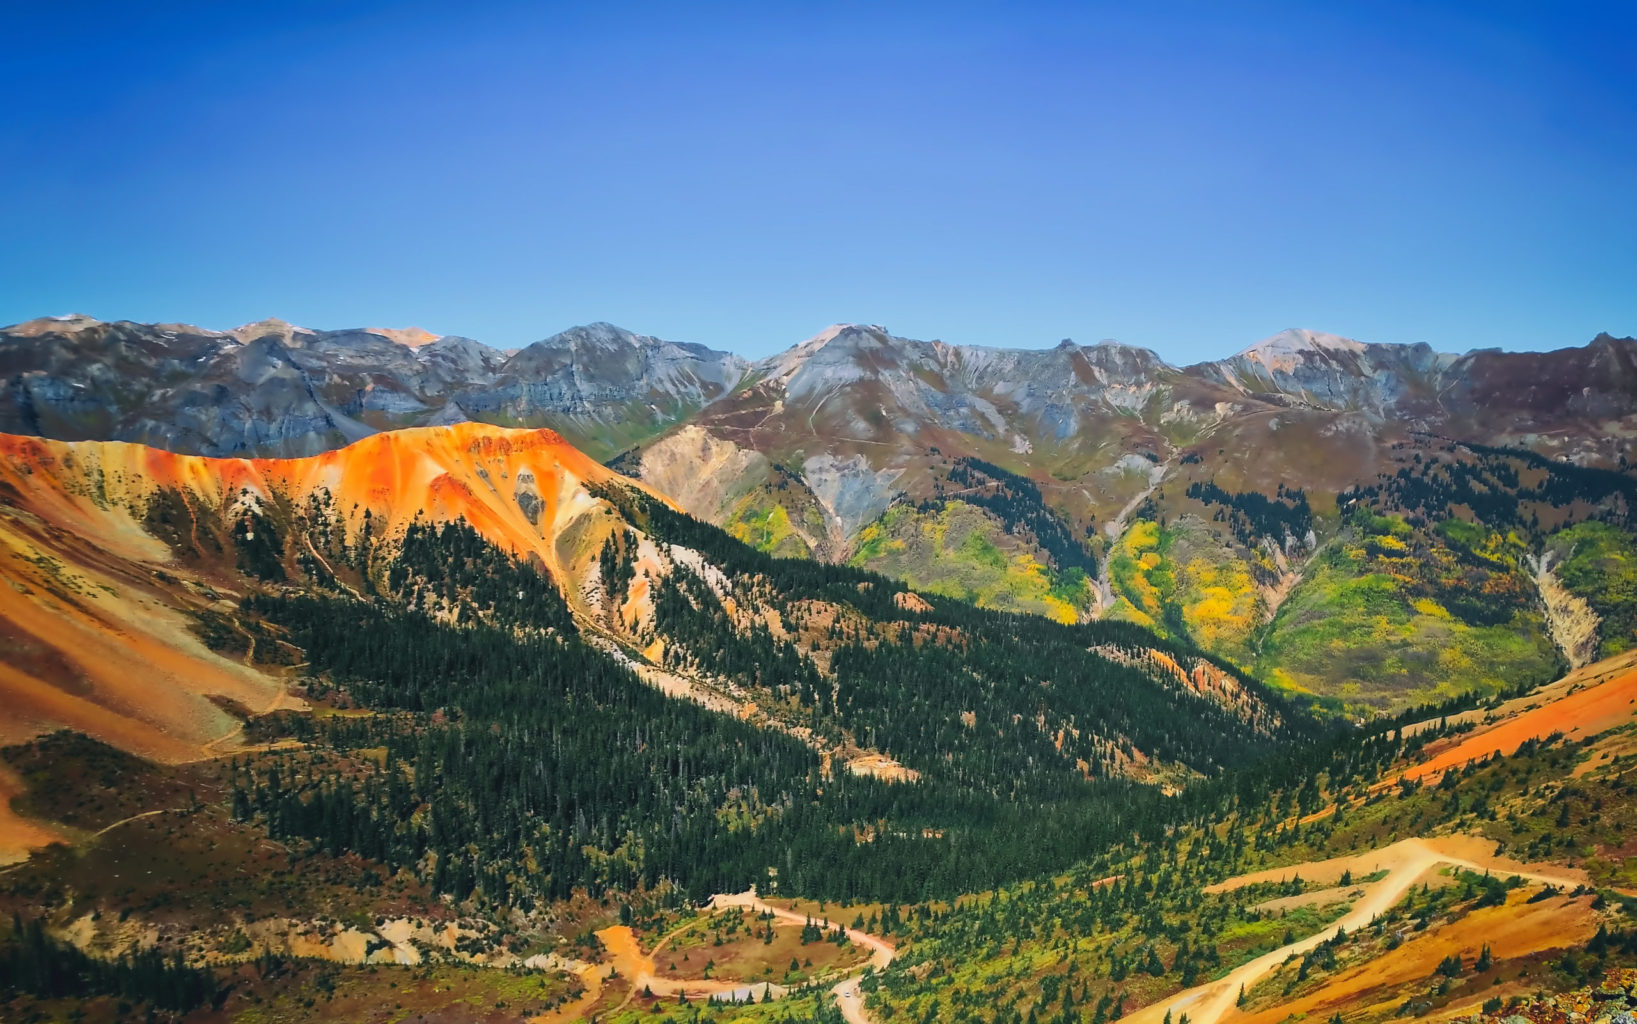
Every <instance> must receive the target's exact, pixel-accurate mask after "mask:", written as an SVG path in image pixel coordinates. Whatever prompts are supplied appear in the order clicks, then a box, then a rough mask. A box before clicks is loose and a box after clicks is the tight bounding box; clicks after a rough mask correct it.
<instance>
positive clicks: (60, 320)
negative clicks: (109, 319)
mask: <svg viewBox="0 0 1637 1024" xmlns="http://www.w3.org/2000/svg"><path fill="white" fill-rule="evenodd" d="M101 322H102V321H101V320H98V319H97V318H96V317H94V316H87V315H86V314H84V313H66V314H64V315H62V316H42V317H36V318H34V319H33V320H25V321H23V322H22V323H20V324H13V325H12V326H10V327H6V328H3V330H4V331H5V333H7V334H15V335H17V336H19V337H24V338H30V337H38V336H40V335H42V334H61V333H62V332H64V331H78V330H83V329H84V328H86V327H94V326H96V325H97V324H100V323H101Z"/></svg>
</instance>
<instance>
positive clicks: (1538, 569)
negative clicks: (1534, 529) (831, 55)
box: [1529, 551, 1602, 668]
mask: <svg viewBox="0 0 1637 1024" xmlns="http://www.w3.org/2000/svg"><path fill="white" fill-rule="evenodd" d="M1552 554H1553V553H1552V552H1551V551H1543V552H1541V553H1540V554H1538V555H1534V556H1531V557H1530V558H1529V564H1530V566H1531V568H1533V569H1534V571H1535V584H1536V586H1538V587H1539V588H1540V601H1541V604H1542V606H1543V607H1544V608H1545V611H1546V624H1547V626H1548V627H1549V628H1550V629H1551V632H1552V641H1553V642H1554V643H1556V644H1557V646H1558V649H1559V650H1560V651H1562V652H1563V656H1564V657H1565V658H1567V659H1568V661H1569V667H1570V668H1580V667H1582V666H1584V665H1590V664H1591V663H1592V662H1594V661H1596V660H1597V640H1598V637H1597V631H1598V627H1599V626H1601V625H1602V622H1601V621H1600V620H1599V619H1598V617H1597V613H1596V612H1595V611H1593V610H1592V606H1591V605H1590V604H1588V603H1587V602H1586V601H1585V599H1584V598H1582V597H1580V596H1578V595H1576V594H1574V593H1572V592H1570V590H1569V589H1568V588H1567V587H1565V586H1564V585H1563V581H1562V580H1560V579H1558V577H1557V573H1555V572H1553V571H1552Z"/></svg>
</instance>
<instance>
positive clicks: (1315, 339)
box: [1239, 327, 1364, 359]
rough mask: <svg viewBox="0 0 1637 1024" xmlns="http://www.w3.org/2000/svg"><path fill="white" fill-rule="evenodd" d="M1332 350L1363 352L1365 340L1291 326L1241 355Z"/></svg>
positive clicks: (1280, 355) (1284, 355)
mask: <svg viewBox="0 0 1637 1024" xmlns="http://www.w3.org/2000/svg"><path fill="white" fill-rule="evenodd" d="M1327 349H1328V350H1330V351H1336V352H1362V351H1364V342H1362V341H1354V340H1353V339H1352V338H1343V337H1342V336H1340V335H1338V334H1326V333H1325V332H1323V331H1310V330H1307V329H1306V328H1303V327H1289V328H1286V329H1285V330H1282V331H1280V332H1279V333H1278V334H1275V335H1273V336H1272V337H1271V338H1263V339H1262V340H1261V341H1259V342H1257V343H1256V344H1254V345H1252V346H1250V347H1249V348H1247V349H1244V350H1243V351H1241V352H1240V353H1239V355H1241V356H1248V357H1251V358H1255V357H1257V356H1262V357H1264V358H1269V359H1280V358H1290V357H1293V356H1296V355H1299V354H1301V353H1303V352H1314V351H1323V350H1327Z"/></svg>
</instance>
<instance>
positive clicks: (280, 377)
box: [0, 317, 748, 456]
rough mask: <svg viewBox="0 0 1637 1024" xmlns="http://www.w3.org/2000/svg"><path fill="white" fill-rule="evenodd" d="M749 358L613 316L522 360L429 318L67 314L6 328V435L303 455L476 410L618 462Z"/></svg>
mask: <svg viewBox="0 0 1637 1024" xmlns="http://www.w3.org/2000/svg"><path fill="white" fill-rule="evenodd" d="M747 367H748V364H747V363H746V362H745V360H743V359H740V358H738V357H737V356H732V355H728V354H726V353H720V352H712V351H711V350H709V349H706V348H704V347H702V346H698V345H680V344H676V343H673V342H667V341H661V340H659V339H657V338H649V337H643V336H640V335H635V334H632V333H630V332H629V331H623V330H620V329H619V328H617V327H613V326H611V325H609V324H591V325H589V326H586V327H577V328H574V329H572V330H569V331H565V332H563V333H562V334H558V335H555V336H554V337H551V338H547V339H546V340H544V341H540V342H536V343H535V344H533V345H530V346H528V347H527V348H525V349H523V350H521V351H519V352H517V353H514V354H510V355H508V354H506V353H504V352H501V351H500V350H498V349H494V348H491V347H489V346H487V345H484V344H482V343H481V342H477V341H473V340H472V339H470V338H461V337H455V336H448V337H439V336H437V335H433V334H430V333H428V332H426V331H422V330H419V329H418V328H410V329H406V330H401V331H398V330H390V329H384V328H362V329H357V330H343V331H313V330H309V329H307V328H303V327H295V326H293V325H291V324H287V323H285V322H283V321H281V320H265V321H262V322H260V323H255V324H247V325H245V326H244V327H240V328H237V329H235V330H233V331H226V332H222V331H207V330H203V329H200V328H196V327H188V326H185V325H179V324H154V325H147V324H134V323H126V322H121V323H101V322H99V321H96V320H92V319H90V318H89V317H67V318H61V319H45V320H33V321H30V322H28V323H26V324H19V325H17V326H15V327H11V328H7V329H6V330H4V331H0V382H3V387H4V396H5V400H4V401H3V402H0V431H4V432H9V433H20V434H36V435H42V436H46V437H54V438H59V439H64V440H121V441H138V442H142V443H145V444H151V445H155V446H157V447H161V448H165V449H168V450H171V451H175V452H179V453H184V454H198V455H217V456H221V455H238V454H251V455H281V456H299V455H310V454H315V453H317V452H321V451H327V450H329V449H332V448H337V447H339V446H341V445H343V444H347V443H349V442H351V441H356V440H358V439H360V438H362V437H365V436H368V435H369V434H372V433H374V432H376V431H378V430H387V429H394V428H399V427H408V426H428V425H440V424H448V423H456V422H461V421H464V420H469V419H473V420H482V421H486V422H495V423H502V424H506V425H516V426H551V427H554V428H556V429H558V430H559V431H560V432H562V433H563V434H565V436H568V437H570V438H572V439H574V440H575V441H576V442H577V443H580V444H583V445H585V446H587V447H588V448H590V449H592V450H593V451H594V452H596V453H598V454H601V455H604V456H606V455H609V454H612V453H613V452H614V451H617V450H619V449H620V448H623V447H627V446H628V445H630V444H631V443H633V442H635V441H638V440H642V439H645V438H647V437H650V436H652V435H653V434H655V433H657V432H658V431H660V430H662V429H664V428H665V427H667V426H669V425H671V424H672V423H674V422H676V421H677V420H679V419H682V418H684V417H685V416H686V415H688V414H689V413H691V412H693V411H695V410H697V409H698V408H700V407H701V406H703V405H704V404H706V403H707V402H709V401H711V400H713V399H715V398H717V397H720V396H721V395H723V394H724V393H726V392H727V391H729V390H731V389H732V388H733V387H734V386H735V385H736V384H737V383H738V382H739V381H740V380H741V379H742V378H743V376H744V374H745V372H746V369H747Z"/></svg>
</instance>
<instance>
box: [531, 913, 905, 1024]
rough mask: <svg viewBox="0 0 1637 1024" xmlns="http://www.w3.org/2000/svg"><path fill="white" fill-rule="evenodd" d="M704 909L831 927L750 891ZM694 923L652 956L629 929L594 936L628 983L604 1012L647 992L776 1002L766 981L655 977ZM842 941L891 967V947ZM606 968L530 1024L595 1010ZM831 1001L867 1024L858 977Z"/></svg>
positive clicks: (866, 938)
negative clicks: (765, 997) (662, 956)
mask: <svg viewBox="0 0 1637 1024" xmlns="http://www.w3.org/2000/svg"><path fill="white" fill-rule="evenodd" d="M709 906H710V908H711V909H713V910H726V909H730V908H734V907H739V908H743V909H746V910H750V911H753V912H755V913H758V914H762V913H767V914H772V915H773V916H774V917H777V918H779V919H780V920H783V921H789V922H792V923H795V924H806V923H807V922H808V921H809V920H814V921H816V922H817V923H818V924H819V925H820V927H823V928H826V929H829V928H832V927H835V925H836V922H833V921H830V920H828V919H817V918H812V917H811V915H807V914H798V913H796V912H795V911H793V910H785V909H783V908H780V907H775V906H773V905H772V904H769V903H764V902H762V901H761V900H760V899H758V898H757V896H756V890H755V889H747V890H746V891H744V892H741V893H731V894H730V893H719V894H717V895H715V896H713V897H711V901H710V903H709ZM694 923H695V922H692V921H689V922H687V923H686V924H683V925H681V926H679V927H677V928H674V929H672V930H671V931H670V932H667V933H666V934H665V935H664V936H662V937H661V938H660V939H659V941H658V942H656V943H655V944H654V948H653V951H652V952H649V953H644V952H643V951H642V947H641V945H640V944H639V943H638V942H637V937H636V934H635V933H634V932H632V931H631V929H630V928H627V927H625V926H624V925H616V926H614V927H612V928H604V929H602V930H601V931H599V932H598V933H597V938H599V939H600V940H602V944H603V948H604V949H606V950H607V951H608V952H609V954H610V955H611V956H612V957H613V964H612V966H613V968H614V970H616V971H617V972H618V973H619V975H620V976H621V977H623V978H626V979H627V980H628V981H629V982H630V986H631V990H630V992H629V993H627V994H626V997H625V999H624V1000H622V1001H621V1002H620V1004H619V1005H618V1006H616V1007H614V1008H613V1009H612V1010H610V1011H609V1013H611V1014H612V1013H618V1012H619V1011H620V1010H623V1009H624V1008H625V1007H627V1006H629V1005H630V1003H631V1001H632V1000H633V999H635V998H636V996H637V993H639V992H641V991H642V990H643V989H645V988H646V989H648V990H649V991H651V992H653V994H654V995H656V996H674V995H677V994H678V993H683V994H686V995H687V996H688V997H689V998H690V999H693V998H701V997H709V996H713V995H718V996H719V995H725V994H729V993H732V994H735V995H740V996H742V995H745V994H749V993H763V992H765V993H767V994H771V995H772V997H773V998H774V999H782V998H783V997H784V996H785V995H787V994H788V990H787V989H785V987H784V986H782V985H775V984H772V983H770V982H754V983H752V982H746V981H743V980H735V979H726V978H722V979H715V980H712V981H703V980H682V979H678V978H663V977H659V976H657V968H656V966H655V956H656V955H657V954H658V953H659V951H660V950H662V949H664V948H665V947H666V946H667V945H669V944H670V942H671V941H672V940H673V939H674V938H675V937H676V936H677V935H679V934H681V933H682V932H684V931H686V930H687V929H688V928H690V927H692V926H693V925H694ZM843 931H845V932H846V933H847V938H848V939H849V940H851V941H852V942H855V943H857V944H858V945H859V946H861V947H863V948H865V949H868V950H869V951H870V966H872V967H874V968H875V969H876V970H878V971H879V970H882V969H884V968H885V967H886V966H887V965H888V964H890V963H892V958H893V948H892V946H890V945H888V944H887V943H886V942H884V941H883V940H881V939H879V938H877V937H876V936H874V935H870V934H868V933H866V932H861V931H858V930H856V929H853V928H845V929H843ZM608 966H609V965H607V964H596V965H592V966H590V967H589V968H588V969H586V970H584V971H582V972H581V980H582V982H584V984H585V986H586V991H585V994H584V995H582V996H581V997H580V998H579V999H577V1000H575V1001H574V1002H573V1003H572V1004H569V1005H568V1006H564V1007H560V1008H559V1009H557V1010H555V1011H553V1012H552V1013H549V1014H546V1015H544V1016H541V1017H537V1018H535V1022H536V1024H545V1022H548V1021H566V1020H574V1019H576V1015H577V1014H581V1013H583V1012H584V1011H588V1010H590V1009H591V1008H592V1007H593V1006H594V1005H596V1002H597V1000H598V999H599V998H600V997H601V995H602V988H603V982H604V980H605V979H606V978H607V977H608ZM830 992H831V994H832V995H834V996H835V998H836V1002H837V1003H838V1004H839V1005H840V1007H841V1012H842V1014H843V1016H845V1017H846V1018H847V1020H848V1021H850V1022H852V1024H873V1022H871V1021H870V1019H869V1017H867V1016H866V1015H865V1013H864V999H863V993H862V991H861V990H860V988H859V977H858V974H857V973H856V972H855V973H852V974H850V975H849V976H848V977H846V978H843V979H842V980H841V981H839V982H837V983H836V985H835V987H834V988H832V989H831V990H830Z"/></svg>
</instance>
